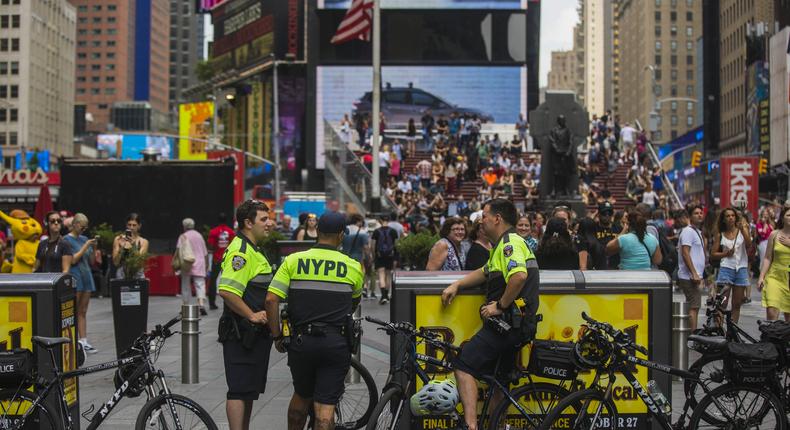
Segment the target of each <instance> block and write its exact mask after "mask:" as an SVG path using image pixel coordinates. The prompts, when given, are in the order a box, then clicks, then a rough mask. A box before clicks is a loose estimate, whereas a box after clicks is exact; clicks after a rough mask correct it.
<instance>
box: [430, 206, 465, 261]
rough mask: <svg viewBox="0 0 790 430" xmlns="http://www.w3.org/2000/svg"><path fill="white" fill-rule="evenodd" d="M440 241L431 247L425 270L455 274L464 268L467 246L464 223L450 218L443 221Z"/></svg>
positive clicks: (459, 219) (461, 220)
mask: <svg viewBox="0 0 790 430" xmlns="http://www.w3.org/2000/svg"><path fill="white" fill-rule="evenodd" d="M439 236H440V239H439V240H438V241H437V242H436V243H435V244H434V245H433V247H431V251H430V253H429V254H428V264H427V265H426V266H425V270H441V271H443V272H446V271H451V272H457V271H461V270H464V267H466V253H467V251H468V246H464V245H465V243H468V242H465V239H466V223H465V222H464V220H463V219H461V218H458V217H450V218H447V219H446V220H445V221H444V224H442V228H441V230H440V231H439Z"/></svg>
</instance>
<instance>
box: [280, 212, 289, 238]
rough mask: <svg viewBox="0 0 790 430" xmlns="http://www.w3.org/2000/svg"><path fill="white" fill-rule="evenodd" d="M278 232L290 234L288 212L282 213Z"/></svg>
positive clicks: (285, 234)
mask: <svg viewBox="0 0 790 430" xmlns="http://www.w3.org/2000/svg"><path fill="white" fill-rule="evenodd" d="M280 233H282V235H283V236H285V237H290V236H291V216H290V215H288V214H283V218H282V223H281V226H280Z"/></svg>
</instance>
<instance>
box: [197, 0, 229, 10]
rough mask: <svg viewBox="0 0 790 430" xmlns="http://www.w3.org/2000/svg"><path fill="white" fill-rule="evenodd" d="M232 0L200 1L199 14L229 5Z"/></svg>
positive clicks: (198, 5) (198, 4)
mask: <svg viewBox="0 0 790 430" xmlns="http://www.w3.org/2000/svg"><path fill="white" fill-rule="evenodd" d="M228 1H230V0H198V2H197V11H198V12H208V11H210V10H212V9H214V8H216V7H217V6H221V5H223V4H225V3H227V2H228Z"/></svg>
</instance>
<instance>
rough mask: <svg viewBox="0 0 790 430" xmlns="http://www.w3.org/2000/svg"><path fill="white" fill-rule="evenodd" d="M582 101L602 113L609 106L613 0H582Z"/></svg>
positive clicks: (589, 110)
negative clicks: (583, 84)
mask: <svg viewBox="0 0 790 430" xmlns="http://www.w3.org/2000/svg"><path fill="white" fill-rule="evenodd" d="M583 10H584V21H582V22H583V23H584V45H585V46H584V51H585V56H584V80H585V82H587V85H586V86H585V94H584V104H585V106H586V107H587V111H588V112H590V113H597V114H602V113H604V112H605V111H606V110H607V109H609V108H610V107H611V106H612V80H611V76H612V48H613V39H612V36H613V32H612V30H613V26H612V21H613V17H612V10H613V9H612V0H584V9H583Z"/></svg>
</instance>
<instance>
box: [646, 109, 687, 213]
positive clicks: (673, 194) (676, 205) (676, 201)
mask: <svg viewBox="0 0 790 430" xmlns="http://www.w3.org/2000/svg"><path fill="white" fill-rule="evenodd" d="M634 123H635V124H636V127H637V129H638V130H639V131H640V132H641V131H643V129H642V124H640V123H639V120H638V119H637V120H634ZM646 148H647V153H648V154H649V155H650V159H651V160H652V161H653V164H654V165H656V166H658V168H659V169H661V182H662V183H663V184H664V189H665V190H667V191H668V192H669V196H670V199H671V202H672V206H673V207H671V208H670V209H683V202H682V201H681V200H680V196H679V195H678V192H677V191H676V190H675V184H674V183H673V182H672V181H670V180H669V177H668V176H667V172H666V171H665V170H664V164H663V163H661V159H660V158H658V152H656V148H655V147H654V146H653V142H651V141H650V140H648V141H647V145H646Z"/></svg>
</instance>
